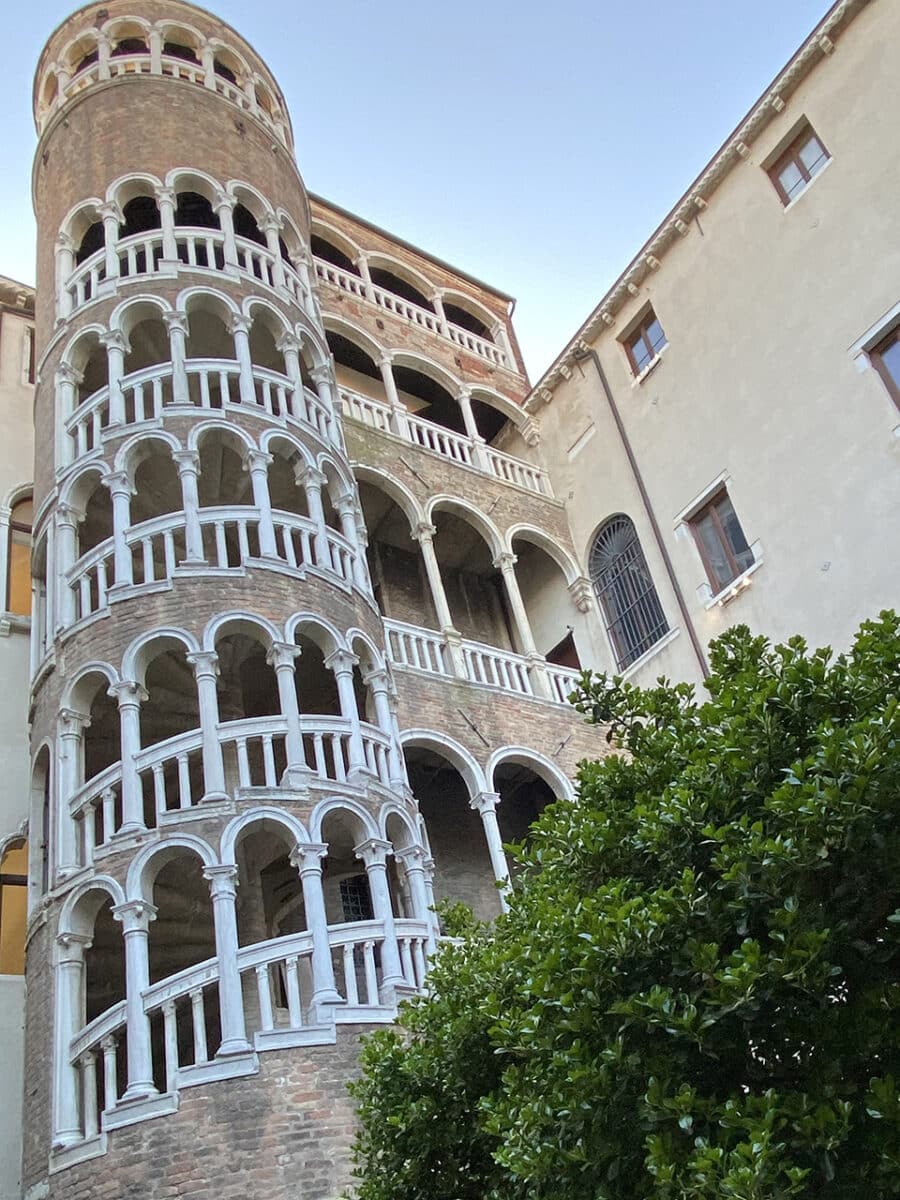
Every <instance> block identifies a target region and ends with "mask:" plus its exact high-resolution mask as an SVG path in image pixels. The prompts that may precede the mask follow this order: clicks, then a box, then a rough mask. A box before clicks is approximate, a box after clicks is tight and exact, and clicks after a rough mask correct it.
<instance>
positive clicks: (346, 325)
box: [322, 313, 387, 366]
mask: <svg viewBox="0 0 900 1200" xmlns="http://www.w3.org/2000/svg"><path fill="white" fill-rule="evenodd" d="M322 326H323V328H324V330H325V332H326V333H337V334H340V336H341V337H343V338H346V339H347V341H348V342H352V343H353V345H354V346H355V347H356V348H357V350H362V351H363V353H364V354H367V355H368V356H369V358H371V359H372V361H373V362H374V363H375V365H376V366H377V365H378V362H379V360H380V359H382V358H384V357H385V355H386V353H387V352H386V351H385V349H384V347H383V346H382V345H381V344H380V343H379V342H376V340H375V339H374V338H373V337H372V335H371V334H369V333H366V331H365V330H364V329H362V328H361V327H360V326H359V325H356V324H354V322H353V321H348V320H346V318H344V317H335V316H332V315H331V314H329V313H323V314H322Z"/></svg>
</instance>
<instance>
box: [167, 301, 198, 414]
mask: <svg viewBox="0 0 900 1200" xmlns="http://www.w3.org/2000/svg"><path fill="white" fill-rule="evenodd" d="M163 320H164V321H165V323H166V328H167V329H168V331H169V353H170V354H171V356H172V400H173V402H174V403H175V404H190V402H191V394H190V389H189V388H188V379H187V369H186V366H185V362H186V359H187V334H188V319H187V313H183V312H171V313H163Z"/></svg>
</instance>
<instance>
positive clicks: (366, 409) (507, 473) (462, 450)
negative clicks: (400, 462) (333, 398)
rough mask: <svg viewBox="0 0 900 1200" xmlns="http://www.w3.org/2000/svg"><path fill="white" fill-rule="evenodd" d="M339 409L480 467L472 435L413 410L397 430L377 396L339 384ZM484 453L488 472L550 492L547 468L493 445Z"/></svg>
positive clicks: (354, 418) (353, 418)
mask: <svg viewBox="0 0 900 1200" xmlns="http://www.w3.org/2000/svg"><path fill="white" fill-rule="evenodd" d="M340 398H341V411H342V413H343V415H344V417H345V418H347V419H349V420H351V421H356V422H357V423H358V424H360V425H367V426H368V427H369V428H370V429H375V430H377V431H378V432H379V433H387V434H395V435H396V436H399V437H402V438H404V439H405V440H407V441H410V442H412V443H413V444H414V445H416V446H419V447H420V449H422V450H428V451H429V452H430V453H432V454H439V455H440V456H441V457H442V458H449V459H452V460H453V462H456V463H459V464H460V465H461V466H464V467H471V468H473V469H474V470H476V471H480V470H482V467H481V466H480V465H479V463H478V459H477V456H476V453H475V445H474V443H473V442H472V440H471V438H468V437H465V436H464V435H463V434H461V433H454V432H453V431H452V430H450V429H445V428H444V427H443V426H442V425H435V424H434V422H433V421H426V420H424V419H423V418H422V417H417V416H414V415H413V414H412V413H404V417H403V423H402V426H403V428H402V432H399V433H398V432H397V431H396V429H395V427H394V425H393V423H392V421H391V409H390V407H389V406H388V405H387V404H384V403H383V402H382V401H380V400H375V399H373V398H372V397H371V396H364V395H362V394H361V393H360V392H355V391H353V390H352V389H350V388H340ZM482 450H483V452H484V454H485V455H486V456H487V464H488V469H489V474H491V475H494V476H496V478H497V479H501V480H502V481H503V482H504V483H510V484H512V485H513V486H514V487H520V488H525V489H526V491H529V492H536V493H537V494H538V495H539V496H548V497H551V498H552V496H553V490H552V488H551V487H550V479H549V476H548V475H547V473H546V471H544V470H543V469H542V468H541V467H536V466H534V465H533V464H532V463H528V462H525V461H524V460H522V459H520V458H515V457H513V455H511V454H506V453H505V451H503V450H495V449H494V448H493V446H483V447H482Z"/></svg>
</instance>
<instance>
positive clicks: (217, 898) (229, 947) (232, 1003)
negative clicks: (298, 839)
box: [203, 865, 252, 1058]
mask: <svg viewBox="0 0 900 1200" xmlns="http://www.w3.org/2000/svg"><path fill="white" fill-rule="evenodd" d="M237 873H238V870H237V867H236V866H232V865H225V866H215V867H205V868H204V870H203V877H204V878H205V879H208V880H209V891H210V895H211V896H212V903H213V916H214V918H215V923H216V958H217V959H218V962H219V1019H220V1022H221V1026H222V1044H221V1045H220V1046H219V1049H218V1051H217V1052H216V1057H217V1058H224V1057H227V1056H229V1055H232V1054H249V1053H250V1051H251V1050H252V1046H251V1045H250V1043H249V1042H248V1041H247V1029H246V1025H245V1024H244V1000H243V996H242V994H241V973H240V971H239V970H238V965H237V952H238V936H237V914H236V913H235V906H234V901H235V896H236V895H237Z"/></svg>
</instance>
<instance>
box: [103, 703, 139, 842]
mask: <svg viewBox="0 0 900 1200" xmlns="http://www.w3.org/2000/svg"><path fill="white" fill-rule="evenodd" d="M109 695H110V696H114V697H115V700H116V701H118V703H119V726H120V746H119V752H120V757H121V763H122V824H121V828H120V829H119V833H120V834H125V833H133V832H134V830H137V829H144V828H145V826H144V796H143V791H142V787H140V775H139V774H138V770H137V767H136V766H134V755H136V754H138V751H139V750H140V706H142V703H143V702H144V701H145V700H146V698H148V692H146V689H145V688H143V686H142V685H140V684H139V683H136V682H134V680H130V679H124V680H122V682H121V683H116V684H113V686H112V688H110V689H109Z"/></svg>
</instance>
